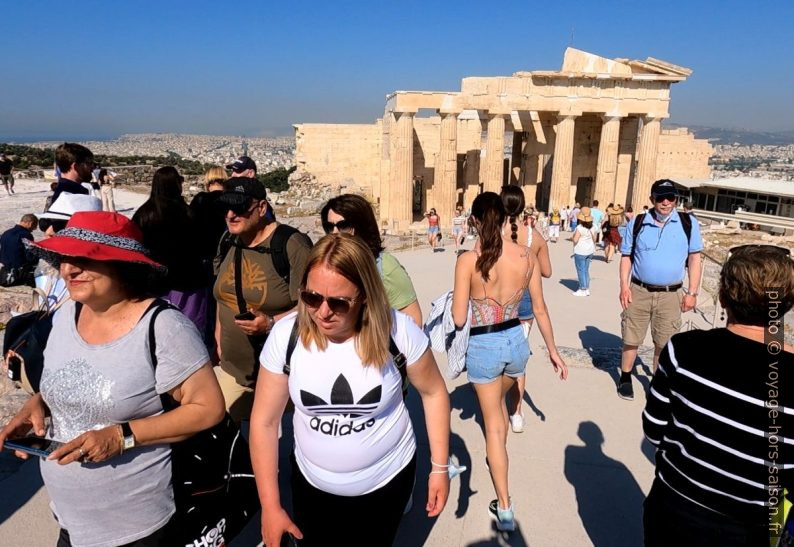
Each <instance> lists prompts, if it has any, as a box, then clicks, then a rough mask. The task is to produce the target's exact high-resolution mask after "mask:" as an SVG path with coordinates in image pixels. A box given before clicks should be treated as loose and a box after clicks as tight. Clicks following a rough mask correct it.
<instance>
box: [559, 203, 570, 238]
mask: <svg viewBox="0 0 794 547" xmlns="http://www.w3.org/2000/svg"><path fill="white" fill-rule="evenodd" d="M570 214H571V208H570V207H568V206H567V205H563V206H562V209H560V230H561V231H563V232H567V231H568V223H569V222H570V219H569V218H568V217H569V215H570Z"/></svg>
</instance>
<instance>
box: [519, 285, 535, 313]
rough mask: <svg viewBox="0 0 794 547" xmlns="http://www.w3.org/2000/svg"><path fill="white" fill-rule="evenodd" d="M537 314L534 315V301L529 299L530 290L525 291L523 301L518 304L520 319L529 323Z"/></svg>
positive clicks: (522, 296)
mask: <svg viewBox="0 0 794 547" xmlns="http://www.w3.org/2000/svg"><path fill="white" fill-rule="evenodd" d="M534 317H535V314H534V313H532V299H531V298H530V297H529V289H524V294H522V295H521V301H520V302H519V303H518V318H519V319H521V320H522V321H529V320H530V319H534Z"/></svg>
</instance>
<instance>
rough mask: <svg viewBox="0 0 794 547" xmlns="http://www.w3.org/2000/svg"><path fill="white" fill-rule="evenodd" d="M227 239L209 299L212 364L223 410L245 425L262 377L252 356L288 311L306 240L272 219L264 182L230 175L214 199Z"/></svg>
mask: <svg viewBox="0 0 794 547" xmlns="http://www.w3.org/2000/svg"><path fill="white" fill-rule="evenodd" d="M218 201H219V203H220V204H221V206H222V207H223V208H224V209H226V211H225V216H226V226H227V227H228V230H229V234H228V237H225V238H224V239H223V240H222V241H221V243H220V244H219V248H220V249H219V258H218V263H219V266H218V273H217V279H216V281H215V287H214V296H215V300H216V301H217V304H218V312H217V319H216V326H215V341H216V347H217V348H218V358H219V361H220V366H217V367H215V374H216V375H217V376H218V380H219V383H220V385H221V389H222V390H223V395H224V398H225V400H226V408H227V410H228V411H229V414H231V416H232V418H234V419H235V421H236V422H237V423H240V422H241V421H242V420H248V418H249V416H250V414H251V407H252V405H253V402H254V386H255V385H256V377H257V374H258V373H259V366H258V364H257V359H258V357H259V354H260V352H261V350H262V346H263V345H264V343H265V339H266V338H267V334H268V333H269V332H270V329H271V328H272V327H273V324H274V323H275V322H276V320H277V319H279V318H281V317H283V316H284V315H286V314H287V313H288V312H290V311H291V310H293V309H294V308H295V306H296V304H297V302H298V296H299V292H300V283H301V279H302V277H303V271H304V269H305V268H306V261H307V260H308V258H309V251H310V248H311V242H310V241H309V238H308V237H307V236H306V235H305V234H302V233H300V232H299V231H298V230H296V229H295V228H293V227H292V226H289V225H286V224H280V223H278V222H276V220H275V216H274V215H273V212H272V210H271V206H270V204H269V203H268V202H267V192H266V191H265V187H264V185H263V184H262V183H261V182H260V181H259V180H257V179H255V178H249V177H233V178H231V179H229V180H228V181H227V184H226V191H224V193H223V194H222V195H221V196H220V198H219V199H218Z"/></svg>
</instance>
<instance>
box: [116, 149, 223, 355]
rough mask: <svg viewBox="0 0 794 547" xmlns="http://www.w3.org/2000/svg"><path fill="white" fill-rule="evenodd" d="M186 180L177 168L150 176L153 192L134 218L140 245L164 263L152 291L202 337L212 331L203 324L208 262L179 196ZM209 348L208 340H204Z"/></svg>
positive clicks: (206, 306) (207, 288)
mask: <svg viewBox="0 0 794 547" xmlns="http://www.w3.org/2000/svg"><path fill="white" fill-rule="evenodd" d="M184 181H185V179H184V177H183V176H182V175H180V174H179V171H177V170H176V168H175V167H172V166H170V165H169V166H166V167H161V168H159V169H158V170H157V171H155V172H154V176H153V177H152V189H151V193H150V194H149V199H147V200H146V201H145V202H144V203H143V205H141V206H140V207H139V208H138V210H137V211H136V212H135V215H133V217H132V220H133V221H134V222H135V223H136V224H137V225H138V226H139V227H140V229H141V231H142V232H143V244H144V245H145V246H146V248H147V249H149V251H150V253H151V257H152V259H154V260H156V261H157V262H160V263H161V264H164V265H165V266H166V267H167V268H168V273H167V274H166V275H165V276H163V278H162V279H161V280H160V282H158V283H157V284H155V285H153V287H152V290H153V291H154V293H155V294H156V295H157V296H161V297H163V298H165V299H166V300H168V301H169V302H171V304H173V305H174V306H176V308H177V309H178V310H179V311H181V312H182V313H183V314H185V316H187V318H188V319H190V320H191V321H193V324H195V325H196V328H197V329H198V331H199V332H200V333H202V335H203V336H205V335H206V333H208V332H210V331H209V330H208V328H207V323H208V322H210V321H213V320H214V318H210V317H209V316H208V300H209V299H210V293H209V291H210V279H211V275H212V272H211V270H210V268H209V264H206V263H205V262H203V261H202V257H201V247H200V245H201V241H200V240H199V239H198V238H197V237H196V235H197V234H198V233H200V230H199V225H198V223H197V222H196V219H195V217H194V216H193V212H192V211H191V210H190V207H188V205H187V203H185V200H184V199H183V198H182V191H183V188H182V185H183V183H184ZM205 342H207V344H208V347H211V346H212V342H211V340H210V339H207V338H205Z"/></svg>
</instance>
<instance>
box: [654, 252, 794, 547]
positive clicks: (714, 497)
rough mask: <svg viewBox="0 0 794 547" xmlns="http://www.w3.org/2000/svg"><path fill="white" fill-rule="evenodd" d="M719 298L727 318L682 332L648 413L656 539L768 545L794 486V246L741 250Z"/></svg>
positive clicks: (729, 265) (664, 361) (662, 363)
mask: <svg viewBox="0 0 794 547" xmlns="http://www.w3.org/2000/svg"><path fill="white" fill-rule="evenodd" d="M719 298H720V303H721V304H722V306H723V308H725V310H726V312H727V314H728V322H727V327H726V328H721V329H713V330H710V331H700V330H696V331H690V332H685V333H681V334H677V335H675V336H673V337H672V339H671V340H670V342H669V343H668V344H667V346H666V347H665V349H664V351H663V352H662V354H661V357H660V360H659V369H658V372H657V373H656V375H655V376H654V378H653V381H652V382H651V388H650V393H649V395H648V402H647V404H646V407H645V411H644V412H643V418H642V420H643V428H644V430H645V436H646V437H647V438H648V440H649V441H650V442H652V443H653V444H654V445H656V447H657V452H656V479H655V480H654V483H653V487H652V488H651V492H650V494H649V495H648V498H647V499H646V500H645V514H644V518H643V521H644V526H645V545H646V546H657V545H659V546H661V545H665V546H666V545H676V544H678V545H721V546H723V545H765V544H766V545H768V544H769V539H768V538H769V537H770V536H771V535H772V534H773V533H774V532H775V530H774V529H769V523H770V522H772V521H773V519H774V518H775V514H776V510H777V506H779V507H782V496H783V488H788V490H789V492H791V491H792V490H794V488H792V487H794V454H793V452H794V451H793V450H792V447H791V444H792V437H791V431H794V390H792V389H781V387H782V386H781V383H782V381H783V380H782V378H783V376H784V375H786V373H787V372H790V371H792V370H794V355H793V354H792V352H794V348H792V347H791V346H789V345H788V344H784V343H783V315H784V314H785V313H786V312H787V311H788V310H790V309H791V307H792V305H793V304H794V262H793V261H792V260H791V257H790V251H789V250H788V249H784V248H782V247H774V246H771V245H746V246H743V247H738V248H736V249H732V251H731V253H730V255H729V258H728V261H727V262H726V263H725V265H724V266H723V269H722V273H721V275H720V293H719ZM775 319H777V320H779V323H777V324H772V325H773V327H770V326H769V325H770V324H771V323H770V321H774V320H775ZM774 327H779V330H777V329H776V328H774ZM786 435H788V437H786ZM784 446H785V447H786V448H784Z"/></svg>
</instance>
